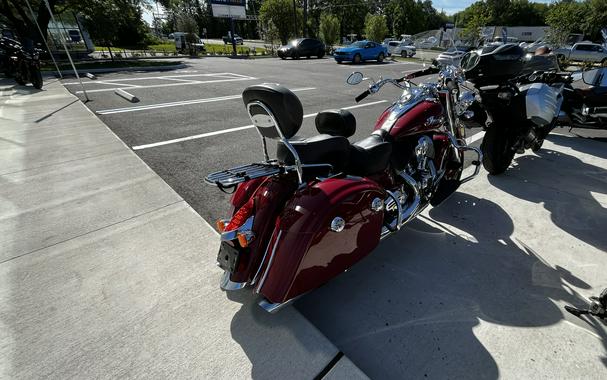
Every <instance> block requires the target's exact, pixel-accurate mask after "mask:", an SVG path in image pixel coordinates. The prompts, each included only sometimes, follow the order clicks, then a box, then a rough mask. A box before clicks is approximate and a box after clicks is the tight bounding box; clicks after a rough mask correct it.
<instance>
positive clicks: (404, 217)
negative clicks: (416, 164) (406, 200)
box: [379, 172, 424, 239]
mask: <svg viewBox="0 0 607 380" xmlns="http://www.w3.org/2000/svg"><path fill="white" fill-rule="evenodd" d="M399 175H400V177H401V178H402V179H403V180H404V181H405V183H406V184H407V185H409V187H410V188H411V190H412V191H413V200H412V201H411V203H410V204H409V205H408V206H407V208H405V209H402V207H401V205H400V201H399V200H398V199H397V197H395V196H394V195H393V193H391V192H388V194H390V196H391V197H392V198H394V201H395V202H396V205H397V209H398V211H399V215H398V219H397V224H396V227H393V228H388V227H386V226H384V227H382V231H381V234H380V236H379V238H380V239H383V238H385V237H387V236H388V235H390V234H392V233H394V232H396V231H398V230H400V228H401V227H402V226H404V225H405V224H407V223H408V222H409V221H410V220H411V219H413V218H415V217H416V216H417V215H418V214H419V213H420V212H421V211H422V210H423V209H424V208H423V207H420V204H421V196H420V194H419V186H418V184H417V181H415V179H413V177H411V176H410V175H408V174H406V173H404V172H401V173H399Z"/></svg>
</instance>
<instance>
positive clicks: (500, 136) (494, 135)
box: [481, 123, 514, 175]
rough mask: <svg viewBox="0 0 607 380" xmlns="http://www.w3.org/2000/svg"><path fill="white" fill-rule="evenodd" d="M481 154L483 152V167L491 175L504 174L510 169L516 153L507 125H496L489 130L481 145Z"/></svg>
mask: <svg viewBox="0 0 607 380" xmlns="http://www.w3.org/2000/svg"><path fill="white" fill-rule="evenodd" d="M481 152H483V167H484V168H485V170H487V171H488V172H489V174H492V175H498V174H502V173H503V172H505V171H506V169H508V166H510V163H511V162H512V159H513V158H514V151H513V150H512V145H511V143H510V138H509V136H508V130H507V129H506V128H505V125H496V124H495V123H494V124H493V125H492V126H491V127H490V128H489V129H487V132H485V136H484V137H483V142H482V144H481Z"/></svg>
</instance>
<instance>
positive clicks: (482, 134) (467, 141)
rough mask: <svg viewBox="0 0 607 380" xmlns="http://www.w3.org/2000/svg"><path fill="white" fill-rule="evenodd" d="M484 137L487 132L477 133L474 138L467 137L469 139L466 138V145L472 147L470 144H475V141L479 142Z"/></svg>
mask: <svg viewBox="0 0 607 380" xmlns="http://www.w3.org/2000/svg"><path fill="white" fill-rule="evenodd" d="M483 136H485V131H480V132H479V133H477V134H474V135H472V136H470V137H467V138H466V144H468V145H470V144H472V143H473V142H475V141H478V140H480V139H482V138H483Z"/></svg>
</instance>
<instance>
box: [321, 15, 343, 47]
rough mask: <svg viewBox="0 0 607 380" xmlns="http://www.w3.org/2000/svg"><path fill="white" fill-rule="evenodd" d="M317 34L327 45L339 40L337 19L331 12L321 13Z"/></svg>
mask: <svg viewBox="0 0 607 380" xmlns="http://www.w3.org/2000/svg"><path fill="white" fill-rule="evenodd" d="M319 34H320V38H321V39H322V40H323V41H324V43H325V44H326V45H327V46H333V44H335V43H337V42H339V19H338V18H337V17H335V16H334V15H332V14H328V13H323V14H321V16H320V26H319Z"/></svg>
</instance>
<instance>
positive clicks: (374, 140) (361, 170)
mask: <svg viewBox="0 0 607 380" xmlns="http://www.w3.org/2000/svg"><path fill="white" fill-rule="evenodd" d="M391 155H392V143H390V142H388V141H386V140H385V139H384V136H383V135H382V134H381V133H373V134H372V135H371V136H369V137H367V138H364V139H362V140H360V141H358V142H355V143H354V144H352V145H350V158H349V162H348V168H347V170H346V172H347V173H348V174H354V175H360V176H366V175H369V174H373V173H378V172H381V171H382V170H384V169H385V168H386V167H387V166H388V163H389V162H390V156H391Z"/></svg>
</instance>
